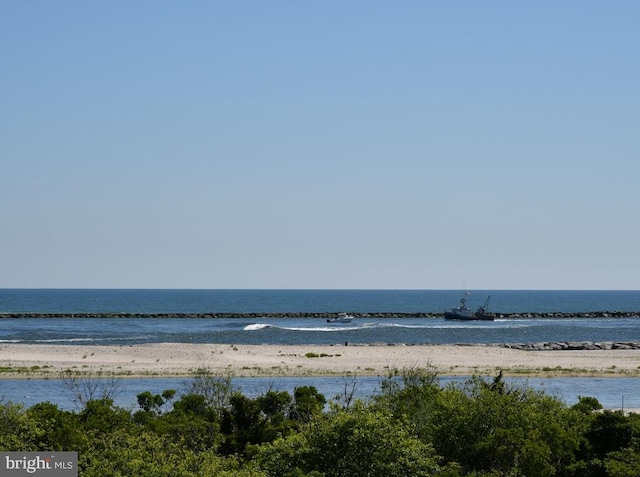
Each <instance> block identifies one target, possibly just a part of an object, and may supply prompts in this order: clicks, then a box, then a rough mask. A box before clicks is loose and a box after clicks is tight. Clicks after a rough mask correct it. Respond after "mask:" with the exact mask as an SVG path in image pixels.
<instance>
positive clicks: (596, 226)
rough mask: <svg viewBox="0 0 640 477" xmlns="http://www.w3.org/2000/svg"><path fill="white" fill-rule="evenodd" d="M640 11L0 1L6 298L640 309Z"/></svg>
mask: <svg viewBox="0 0 640 477" xmlns="http://www.w3.org/2000/svg"><path fill="white" fill-rule="evenodd" d="M638 25H640V2H638V1H635V0H634V1H622V0H621V1H614V2H603V1H588V0H586V1H583V0H581V1H570V0H567V1H555V0H554V1H544V0H543V1H536V2H514V1H507V0H505V1H491V0H490V1H482V2H480V1H475V0H474V1H428V0H420V1H397V2H390V1H376V0H360V1H355V0H354V1H349V0H346V1H317V2H309V1H298V0H295V1H278V0H275V1H262V0H259V1H258V0H253V1H252V0H247V1H224V2H223V1H213V0H210V1H184V2H177V1H161V0H153V1H142V0H137V1H133V2H132V1H120V0H113V1H106V2H87V1H65V0H57V1H49V0H32V1H22V0H3V1H2V2H0V86H1V88H0V166H1V167H0V177H1V182H0V224H1V229H0V287H16V288H20V287H81V288H84V287H91V288H102V287H107V288H392V289H405V288H406V289H425V288H426V289H429V288H434V289H442V288H444V289H447V288H452V289H458V288H463V287H466V288H471V289H481V288H489V289H491V288H493V289H639V288H640V249H639V244H640V61H639V54H640V28H639V27H638Z"/></svg>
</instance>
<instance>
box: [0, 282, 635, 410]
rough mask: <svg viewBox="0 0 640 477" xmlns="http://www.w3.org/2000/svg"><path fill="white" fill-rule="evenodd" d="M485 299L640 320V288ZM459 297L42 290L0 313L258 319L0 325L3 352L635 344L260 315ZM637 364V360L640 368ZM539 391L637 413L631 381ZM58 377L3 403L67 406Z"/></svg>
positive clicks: (546, 322)
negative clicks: (63, 347)
mask: <svg viewBox="0 0 640 477" xmlns="http://www.w3.org/2000/svg"><path fill="white" fill-rule="evenodd" d="M488 295H491V310H492V311H495V312H499V313H526V312H562V313H569V314H570V313H584V312H590V311H627V312H634V311H640V291H514V290H506V291H505V290H472V291H471V294H470V295H469V297H468V298H467V302H468V303H469V304H470V305H471V306H474V307H475V306H478V305H480V304H482V303H483V302H484V300H485V299H486V297H487V296H488ZM460 297H461V292H460V291H459V290H84V289H83V290H67V289H64V290H47V289H35V290H33V289H0V313H28V312H36V313H61V314H65V313H70V314H71V313H98V314H99V313H105V314H106V313H109V314H111V313H120V312H123V313H145V314H153V313H227V312H231V313H255V314H257V315H256V316H257V318H255V319H253V318H252V319H245V318H236V319H221V318H161V317H148V318H113V317H96V318H64V317H62V318H0V345H2V344H3V343H32V344H94V345H119V344H136V343H159V342H184V343H229V344H238V345H239V344H336V343H338V344H342V343H344V342H349V343H353V344H369V343H390V344H391V343H393V344H399V343H401V344H409V345H410V344H427V343H432V344H442V343H449V344H450V343H534V342H546V341H640V318H638V317H632V318H563V319H548V318H520V319H498V320H496V321H493V322H447V321H445V320H444V319H443V318H417V317H413V318H411V317H409V318H398V319H394V318H385V319H370V318H356V319H354V320H353V321H352V322H351V323H349V324H340V325H333V324H328V323H327V322H326V320H325V319H324V318H322V317H319V318H317V317H316V318H261V317H260V316H259V315H260V313H265V314H266V313H270V314H272V313H276V314H277V313H320V314H322V313H336V312H341V311H347V312H354V313H356V312H359V313H367V312H369V313H374V312H399V313H420V312H442V311H444V310H446V309H449V308H451V307H453V306H455V305H457V302H458V300H459V298H460ZM639 366H640V363H639ZM121 381H122V386H121V387H122V389H121V391H122V393H121V395H120V396H118V397H117V399H116V403H117V404H118V405H121V406H124V407H133V406H135V402H136V399H135V396H136V395H137V394H138V393H140V392H143V391H147V390H151V391H152V392H161V391H162V390H163V389H168V388H173V389H180V386H181V383H182V381H183V380H179V379H149V380H140V379H135V380H130V379H123V380H121ZM528 384H529V385H531V386H534V387H535V388H536V389H542V390H545V391H547V392H550V393H553V394H557V395H559V396H560V397H561V398H563V399H564V400H565V401H567V402H568V403H573V402H576V401H577V399H578V396H594V397H596V398H598V399H599V400H600V401H601V402H602V403H603V404H604V405H605V407H607V408H617V407H621V406H622V404H623V402H624V403H626V404H625V405H626V407H627V408H630V407H635V408H640V380H638V379H636V378H602V379H601V378H597V379H596V378H554V379H544V380H541V379H533V378H532V379H529V380H528ZM238 385H240V386H241V388H242V390H243V392H246V393H247V394H249V395H251V394H259V393H261V392H264V391H265V390H267V389H271V388H275V389H283V390H288V391H293V388H294V387H295V386H301V385H313V386H316V387H317V388H318V389H319V390H320V392H322V393H324V394H325V395H326V396H327V397H333V396H334V395H335V394H337V393H339V392H340V389H341V388H342V387H343V382H342V381H340V378H265V379H257V378H255V379H249V378H243V379H241V380H239V381H238ZM378 385H379V380H378V379H377V378H362V379H361V380H360V388H359V394H360V396H361V397H366V396H370V395H371V394H373V393H375V392H376V389H377V388H378ZM62 391H63V390H62V389H61V383H60V381H58V380H38V379H36V380H0V398H4V399H5V400H11V401H13V402H20V403H23V404H25V405H27V406H28V405H32V404H35V403H37V402H41V401H47V400H48V401H51V402H55V403H57V404H59V405H61V406H62V407H64V408H73V406H74V403H73V402H72V401H71V400H69V399H68V398H67V397H65V394H64V392H62Z"/></svg>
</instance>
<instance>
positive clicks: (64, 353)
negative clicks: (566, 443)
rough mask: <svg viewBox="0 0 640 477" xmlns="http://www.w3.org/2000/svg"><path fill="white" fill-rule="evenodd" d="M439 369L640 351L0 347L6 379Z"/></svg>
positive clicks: (635, 369) (599, 365)
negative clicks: (66, 375) (62, 375)
mask: <svg viewBox="0 0 640 477" xmlns="http://www.w3.org/2000/svg"><path fill="white" fill-rule="evenodd" d="M417 367H432V368H433V369H434V370H436V371H437V372H438V374H440V375H442V376H446V375H463V376H465V375H481V376H488V375H495V374H497V373H498V372H499V371H500V370H502V371H503V372H504V374H505V375H512V376H513V375H528V376H612V377H626V376H628V377H638V376H640V350H593V351H591V350H590V351H522V350H515V349H508V348H503V347H500V346H470V345H456V346H451V345H417V346H397V345H396V346H390V345H351V344H350V345H348V346H345V345H333V346H329V345H259V346H253V345H237V346H234V345H227V344H184V343H157V344H142V345H131V346H58V345H25V344H3V345H0V379H2V378H5V379H9V378H11V379H15V378H19V377H25V378H27V377H31V378H35V377H52V378H53V377H57V376H58V375H59V373H60V372H61V371H65V370H72V371H77V372H84V373H91V374H95V373H100V372H101V373H115V374H117V375H122V376H131V377H136V376H144V377H169V376H187V375H189V374H192V373H193V372H194V371H196V370H198V369H200V368H204V369H208V370H209V371H211V372H213V373H216V374H220V375H232V376H327V375H359V376H386V375H387V374H388V373H389V371H392V370H394V369H405V368H417Z"/></svg>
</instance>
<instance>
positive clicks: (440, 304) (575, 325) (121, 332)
mask: <svg viewBox="0 0 640 477" xmlns="http://www.w3.org/2000/svg"><path fill="white" fill-rule="evenodd" d="M488 295H491V300H492V301H491V309H492V310H493V311H496V312H503V313H513V312H518V313H525V312H563V313H580V312H588V311H635V310H640V292H638V291H513V290H507V291H501V290H483V291H472V292H471V294H470V295H469V297H468V298H467V301H468V303H469V304H470V305H472V306H476V305H479V304H481V303H483V302H484V300H485V299H486V297H487V296H488ZM460 296H461V292H460V291H456V290H422V291H421V290H46V289H36V290H30V289H25V290H22V289H16V290H8V289H1V290H0V312H14V313H19V312H37V313H61V314H65V313H70V314H71V313H98V314H99V313H105V314H107V313H109V314H111V313H120V312H125V313H145V314H153V313H209V312H211V313H222V312H237V313H253V314H255V316H256V318H251V319H248V318H231V319H224V318H189V317H181V318H169V317H146V318H114V317H112V316H110V317H93V318H64V317H62V318H0V343H2V342H5V343H33V344H39V343H41V344H44V343H47V344H96V345H118V344H139V343H159V342H178V343H231V344H335V343H344V342H349V343H354V344H356V343H359V344H367V343H390V344H451V343H535V342H548V341H639V340H640V327H639V324H640V319H639V318H637V317H631V318H563V319H548V318H519V319H514V318H509V319H497V320H495V321H493V322H455V321H445V320H444V319H443V318H418V317H413V318H412V317H408V318H397V319H396V318H384V319H374V318H356V319H354V320H353V321H352V322H351V323H349V324H328V323H327V322H326V319H324V318H323V317H322V316H320V317H313V318H304V317H302V318H273V317H270V318H263V317H260V313H265V314H266V313H269V314H273V313H276V314H277V313H292V312H295V313H303V314H304V313H320V314H322V313H335V312H340V311H348V312H362V313H365V312H370V313H372V312H402V313H418V312H441V311H444V310H445V309H448V308H451V307H452V306H455V305H457V301H458V299H459V298H460Z"/></svg>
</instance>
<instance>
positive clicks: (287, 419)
mask: <svg viewBox="0 0 640 477" xmlns="http://www.w3.org/2000/svg"><path fill="white" fill-rule="evenodd" d="M67 378H69V377H67ZM66 382H67V384H68V385H69V386H70V388H71V389H73V391H74V395H75V397H76V398H77V402H78V403H79V407H78V409H77V410H76V411H69V410H63V409H60V408H59V407H58V406H56V405H54V404H51V403H48V402H43V403H40V404H37V405H34V406H32V407H30V408H27V409H25V408H24V407H22V406H20V405H16V404H12V403H10V402H0V450H3V451H7V450H20V451H32V450H34V451H35V450H59V451H61V450H76V451H78V453H79V468H80V472H79V475H82V476H86V477H93V476H96V477H98V476H99V477H105V476H138V477H145V476H148V477H162V476H175V477H187V476H240V477H243V476H245V477H259V476H260V477H262V476H278V477H281V476H285V477H300V476H314V477H319V476H327V477H333V476H336V477H338V476H345V477H346V476H349V477H354V476H385V477H392V476H446V477H455V476H510V477H515V476H526V477H536V476H586V477H600V476H612V477H627V476H628V477H630V476H638V475H640V416H638V415H636V414H629V415H625V414H623V413H622V412H619V411H615V412H614V411H601V409H600V408H601V406H600V404H599V403H598V401H597V400H596V399H594V398H586V397H585V398H580V401H579V402H578V403H577V404H575V405H573V406H568V405H566V404H565V403H563V402H562V401H561V400H559V399H558V398H556V397H553V396H549V395H546V394H544V393H542V392H538V391H534V390H532V389H531V388H528V387H517V386H512V385H509V384H508V383H507V382H505V381H504V380H503V379H502V376H501V375H498V376H496V377H495V378H494V379H493V380H485V379H480V378H473V379H470V380H469V381H467V382H465V383H464V384H451V385H447V386H441V385H440V384H439V382H438V379H437V376H436V375H435V374H434V373H433V372H432V371H431V370H430V369H428V368H419V369H409V370H401V371H395V372H393V373H392V374H391V375H390V376H388V377H387V378H386V379H384V380H383V381H382V384H381V387H380V391H379V392H378V393H377V394H376V395H375V396H373V397H372V398H370V399H368V400H367V401H361V400H355V399H354V391H355V390H356V389H357V380H356V379H355V378H354V379H352V380H351V381H347V380H345V387H344V393H343V394H342V395H340V396H335V397H334V398H333V399H331V400H330V401H329V402H327V400H326V398H325V396H323V395H321V394H319V393H318V391H317V390H316V389H315V388H314V387H309V386H305V387H299V388H296V389H295V390H294V392H293V395H291V394H290V393H288V392H282V391H273V390H269V391H266V392H265V393H264V394H263V395H260V396H258V397H256V398H249V397H247V396H245V395H243V394H242V393H240V392H239V390H237V389H235V388H234V386H233V385H232V382H231V379H230V378H228V377H215V376H212V375H210V374H209V373H208V372H207V371H205V370H201V371H200V372H199V373H198V375H197V376H196V377H195V378H194V379H193V380H192V381H190V382H189V383H188V386H187V387H186V389H185V391H184V392H183V393H182V394H180V395H178V394H177V393H176V392H175V391H174V390H166V391H164V392H163V393H161V394H159V395H154V394H152V393H150V392H143V393H141V394H139V395H138V405H139V407H138V409H136V410H133V411H131V410H127V409H122V408H119V407H117V406H114V405H113V400H112V399H111V397H109V393H107V394H106V395H102V396H95V395H94V394H95V391H96V388H93V387H86V386H85V387H83V385H86V383H87V382H88V381H87V382H84V384H83V382H81V381H77V380H75V379H73V378H71V379H67V381H66ZM0 393H1V388H0Z"/></svg>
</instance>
